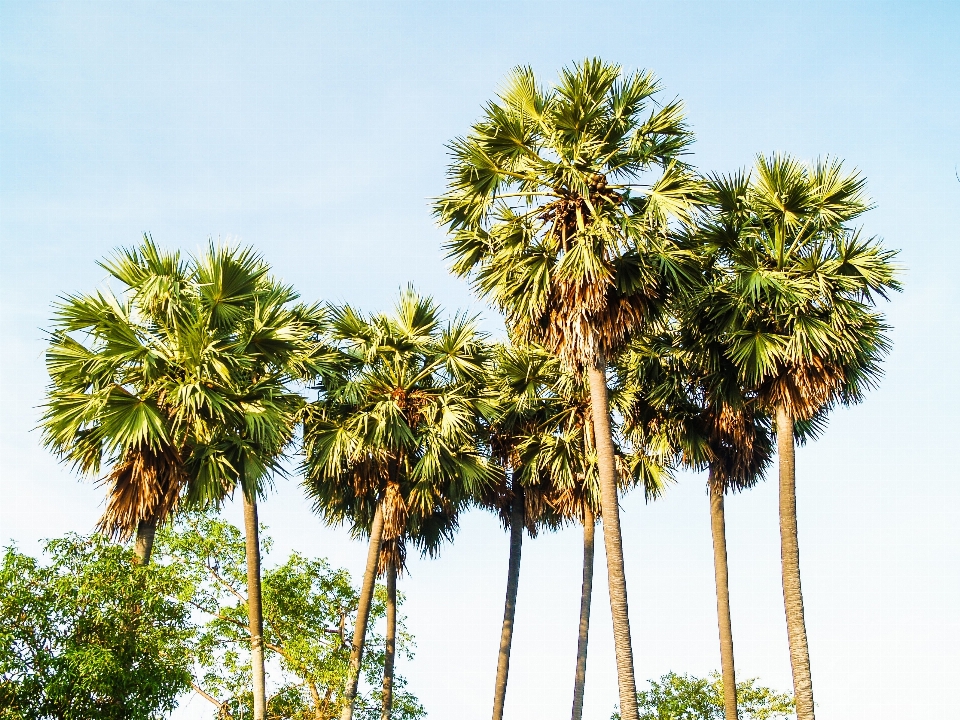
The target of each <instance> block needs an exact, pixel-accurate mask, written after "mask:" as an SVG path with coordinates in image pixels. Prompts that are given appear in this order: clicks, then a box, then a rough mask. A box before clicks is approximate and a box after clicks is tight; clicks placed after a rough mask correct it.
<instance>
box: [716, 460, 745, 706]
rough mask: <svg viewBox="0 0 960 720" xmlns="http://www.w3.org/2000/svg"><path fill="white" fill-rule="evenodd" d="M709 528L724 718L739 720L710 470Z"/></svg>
mask: <svg viewBox="0 0 960 720" xmlns="http://www.w3.org/2000/svg"><path fill="white" fill-rule="evenodd" d="M709 486H710V529H711V531H712V533H713V573H714V577H715V578H716V583H717V626H718V628H719V630H720V674H721V676H722V678H723V710H724V713H725V716H726V720H738V717H739V716H738V715H737V675H736V672H735V671H734V664H733V625H732V623H731V622H730V585H729V582H728V578H727V530H726V520H725V518H724V511H723V488H722V487H720V486H719V485H718V484H715V483H714V477H713V468H711V469H710V481H709Z"/></svg>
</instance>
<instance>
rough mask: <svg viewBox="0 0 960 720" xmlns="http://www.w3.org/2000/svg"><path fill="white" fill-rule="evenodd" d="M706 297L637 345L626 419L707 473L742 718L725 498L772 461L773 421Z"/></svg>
mask: <svg viewBox="0 0 960 720" xmlns="http://www.w3.org/2000/svg"><path fill="white" fill-rule="evenodd" d="M701 297H702V295H701V293H692V294H691V295H689V296H686V297H685V298H683V300H682V301H681V302H679V303H677V304H676V305H675V308H676V309H675V315H676V322H675V323H674V325H673V331H672V332H667V333H664V334H662V335H660V336H657V337H654V338H647V339H645V341H644V342H636V341H635V342H634V343H632V344H631V347H630V350H629V351H628V352H626V353H624V355H623V356H622V357H621V360H620V363H619V368H620V371H621V373H622V375H623V377H624V380H625V383H626V384H627V385H628V386H629V387H631V388H634V389H636V388H643V391H642V392H636V391H634V392H633V393H632V401H631V402H630V403H626V406H625V408H624V410H623V411H622V412H623V415H624V416H625V425H626V427H627V432H628V433H632V432H635V431H636V430H637V429H639V428H646V427H649V425H650V421H651V420H655V421H657V422H661V423H663V422H664V421H666V427H664V428H663V429H664V430H665V431H666V433H667V435H668V436H669V437H670V441H671V443H672V444H673V445H674V446H675V447H676V448H677V449H678V450H679V451H680V453H681V458H682V463H683V464H684V465H686V466H687V467H689V468H691V469H694V470H702V469H705V468H706V469H708V471H709V474H708V482H707V489H708V496H709V500H710V526H711V533H712V536H713V552H714V574H715V580H716V588H717V624H718V629H719V634H720V664H721V677H722V684H723V698H724V711H725V715H726V718H727V720H737V718H738V717H739V715H738V712H737V691H736V680H735V678H736V674H735V668H734V654H733V630H732V625H731V621H730V592H729V584H728V568H727V541H726V523H725V517H724V495H725V494H726V493H730V492H737V491H741V490H744V489H747V488H749V487H752V486H753V485H755V484H756V483H757V482H758V480H759V479H760V478H761V477H762V475H763V472H764V469H765V468H766V466H767V465H768V464H769V462H770V460H771V456H772V439H771V433H770V428H769V425H770V423H769V419H768V418H767V417H766V416H765V415H764V414H763V413H761V412H759V409H758V407H757V402H756V397H755V394H754V393H752V392H751V391H750V388H747V387H744V385H743V383H742V382H741V381H740V377H739V373H738V372H737V368H736V366H734V365H733V363H732V362H730V360H729V359H728V358H727V357H726V356H725V354H724V353H725V350H726V349H727V348H726V347H725V346H724V345H723V343H722V342H721V341H720V339H719V338H718V336H716V335H712V334H711V332H710V331H711V328H710V327H709V325H706V324H704V323H703V322H701V321H700V318H701V317H702V309H703V308H702V307H701V306H700V305H699V304H698V300H699V299H700V298H701Z"/></svg>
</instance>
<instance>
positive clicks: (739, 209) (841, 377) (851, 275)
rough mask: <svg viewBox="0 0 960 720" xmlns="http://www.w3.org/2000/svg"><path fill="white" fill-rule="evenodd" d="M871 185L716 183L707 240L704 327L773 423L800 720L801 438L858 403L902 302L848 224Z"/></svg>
mask: <svg viewBox="0 0 960 720" xmlns="http://www.w3.org/2000/svg"><path fill="white" fill-rule="evenodd" d="M864 186H865V181H864V179H863V178H862V177H861V176H859V175H858V174H857V173H855V172H854V173H847V172H845V171H844V169H843V167H842V165H841V163H840V162H838V161H834V160H828V161H824V162H819V163H817V164H815V165H814V166H812V167H807V166H805V165H803V164H801V163H800V162H798V161H796V160H794V159H792V158H790V157H786V156H779V155H775V156H772V157H769V158H763V157H761V158H759V159H758V160H757V164H756V169H755V172H754V174H752V175H748V174H745V173H741V174H737V175H734V176H732V177H722V178H715V179H714V180H713V182H712V183H711V192H712V204H711V207H710V210H709V213H708V215H707V220H706V222H705V223H704V224H703V226H702V227H701V228H700V233H701V235H702V237H703V240H704V242H705V243H706V244H707V245H708V246H710V247H711V248H712V250H713V253H714V257H715V262H716V265H717V277H716V281H715V282H713V283H712V284H711V290H710V295H709V297H708V298H707V302H706V306H707V308H708V310H707V312H705V313H704V314H703V316H702V321H703V322H704V323H705V324H709V325H711V326H713V327H714V328H715V330H711V332H715V333H716V334H719V335H722V336H723V337H724V338H725V342H727V343H728V347H729V350H728V351H727V356H728V357H729V358H730V359H731V360H732V361H733V362H734V364H735V365H736V366H737V368H738V369H739V371H740V374H741V377H742V379H743V381H744V382H745V383H746V384H747V385H748V386H750V387H752V388H755V392H756V396H757V400H758V403H759V404H760V406H761V407H762V408H764V409H766V410H767V411H768V412H769V413H770V414H771V415H772V416H773V418H774V427H775V429H776V436H777V450H778V456H779V461H780V462H779V466H780V467H779V475H780V539H781V557H782V560H783V563H782V565H783V567H782V575H783V598H784V609H785V613H786V618H787V630H788V637H789V642H790V661H791V666H792V668H793V680H794V693H795V696H796V701H797V716H798V718H799V720H813V718H814V701H813V686H812V679H811V673H810V655H809V651H808V648H807V633H806V625H805V622H804V614H803V596H802V593H801V589H800V552H799V544H798V536H797V512H796V473H795V464H794V452H795V437H796V428H797V425H798V423H808V424H809V423H814V424H816V422H818V421H820V420H822V418H823V417H824V416H825V414H826V413H827V412H828V411H829V410H830V409H831V408H832V407H834V406H835V405H837V404H849V403H855V402H859V401H860V400H861V399H862V398H863V396H864V393H865V392H866V390H867V389H869V388H870V387H871V386H872V385H873V384H874V383H875V382H876V379H877V378H878V377H879V374H880V360H881V359H882V357H883V356H884V355H885V354H886V352H887V350H888V347H889V341H888V339H887V337H886V330H887V326H886V323H885V321H884V317H883V315H882V314H880V313H879V312H877V311H876V310H875V302H876V300H877V298H878V297H879V298H886V297H887V296H888V294H889V293H890V292H891V291H894V290H898V289H899V287H900V285H899V283H898V281H897V280H896V267H895V265H894V264H893V260H894V257H895V254H896V253H895V252H892V251H889V250H885V249H884V248H883V247H882V246H881V244H880V242H879V240H878V239H876V238H864V237H863V236H862V235H861V233H860V231H859V230H857V229H855V228H854V227H852V225H851V223H852V222H853V221H854V220H856V219H857V218H858V217H859V216H860V215H861V214H862V213H863V212H865V211H866V210H867V209H869V203H868V201H867V200H866V198H865V196H864Z"/></svg>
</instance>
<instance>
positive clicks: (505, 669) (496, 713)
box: [493, 475, 524, 720]
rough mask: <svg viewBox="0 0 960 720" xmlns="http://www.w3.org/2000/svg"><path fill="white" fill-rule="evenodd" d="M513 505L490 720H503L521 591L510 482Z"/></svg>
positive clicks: (517, 499) (519, 494)
mask: <svg viewBox="0 0 960 720" xmlns="http://www.w3.org/2000/svg"><path fill="white" fill-rule="evenodd" d="M512 482H513V504H512V505H511V506H510V559H509V561H508V564H507V597H506V599H505V600H504V603H503V626H502V627H501V629H500V652H499V654H498V656H497V680H496V683H495V684H494V689H493V720H502V718H503V706H504V703H505V701H506V698H507V675H508V674H509V672H510V646H511V645H512V644H513V621H514V618H515V617H516V614H517V590H518V588H519V587H520V551H521V549H522V547H523V524H524V522H523V521H524V515H523V504H524V499H523V488H521V487H520V483H519V482H518V481H517V478H516V475H514V478H513V481H512Z"/></svg>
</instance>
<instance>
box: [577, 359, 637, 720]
mask: <svg viewBox="0 0 960 720" xmlns="http://www.w3.org/2000/svg"><path fill="white" fill-rule="evenodd" d="M587 373H588V376H589V379H590V402H591V405H592V412H593V430H594V434H595V438H596V443H597V469H598V471H599V475H600V508H601V520H602V521H603V546H604V549H605V550H606V554H607V582H608V583H609V585H610V613H611V614H612V615H613V641H614V647H615V648H616V653H617V680H618V682H619V686H620V717H621V718H623V720H639V718H640V712H639V709H638V708H637V681H636V679H635V678H634V674H633V646H632V643H631V640H630V615H629V612H628V609H627V578H626V575H625V574H624V570H623V539H622V537H621V535H620V506H619V503H618V500H617V471H616V467H615V465H614V450H613V434H612V430H611V428H610V404H609V401H608V399H607V373H606V367H605V363H601V362H598V363H595V364H594V365H592V366H591V367H590V368H589V369H588V371H587Z"/></svg>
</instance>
